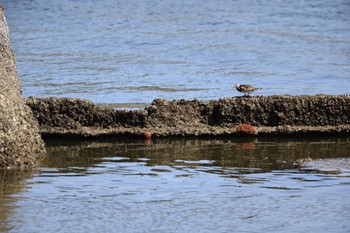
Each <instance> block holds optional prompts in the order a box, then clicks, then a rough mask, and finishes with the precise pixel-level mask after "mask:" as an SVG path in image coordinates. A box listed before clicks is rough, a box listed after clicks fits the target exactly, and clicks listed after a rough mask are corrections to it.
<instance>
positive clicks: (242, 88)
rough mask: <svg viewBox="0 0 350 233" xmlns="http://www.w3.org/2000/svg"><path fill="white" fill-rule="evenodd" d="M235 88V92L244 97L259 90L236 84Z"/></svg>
mask: <svg viewBox="0 0 350 233" xmlns="http://www.w3.org/2000/svg"><path fill="white" fill-rule="evenodd" d="M235 88H236V89H237V91H239V92H241V93H244V95H246V96H248V95H249V94H250V93H252V92H254V91H256V90H259V89H261V88H259V87H253V86H251V85H248V84H238V83H237V84H236V85H235Z"/></svg>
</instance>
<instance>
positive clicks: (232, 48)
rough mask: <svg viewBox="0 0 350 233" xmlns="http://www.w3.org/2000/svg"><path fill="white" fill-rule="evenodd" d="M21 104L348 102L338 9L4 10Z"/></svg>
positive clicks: (349, 74)
mask: <svg viewBox="0 0 350 233" xmlns="http://www.w3.org/2000/svg"><path fill="white" fill-rule="evenodd" d="M2 2H3V4H4V7H5V13H6V16H7V20H8V24H9V26H10V30H11V41H12V46H13V48H14V51H15V53H16V55H17V66H18V71H19V76H20V79H21V82H22V87H23V94H24V96H25V97H28V96H36V97H48V96H56V97H75V98H83V99H88V100H91V101H93V102H96V103H107V104H131V103H146V104H149V103H150V102H151V101H152V100H153V99H156V98H165V99H168V100H172V99H199V100H203V101H206V100H210V99H219V98H224V97H232V96H236V95H239V93H238V92H237V91H236V90H234V88H233V85H234V84H235V83H248V84H252V85H256V86H259V87H262V88H263V89H262V90H259V91H257V92H256V95H275V94H294V95H299V94H310V95H314V94H334V95H338V94H349V88H350V55H349V54H350V48H349V44H350V32H349V31H350V30H349V24H350V15H349V14H347V12H349V11H350V4H349V3H347V2H344V1H341V0H337V1H332V2H329V1H325V0H324V1H317V2H309V1H304V2H294V1H279V0H274V1H270V2H269V3H268V4H266V3H259V2H250V1H234V2H233V1H225V0H223V1H216V2H215V3H214V2H212V1H202V2H201V4H197V3H196V1H186V2H177V1H170V0H168V1H162V3H155V2H148V1H136V0H132V1H116V2H115V1H111V0H103V1H99V2H94V3H92V2H91V3H90V2H79V1H69V0H64V1H60V2H55V1H44V0H34V1H10V0H3V1H2Z"/></svg>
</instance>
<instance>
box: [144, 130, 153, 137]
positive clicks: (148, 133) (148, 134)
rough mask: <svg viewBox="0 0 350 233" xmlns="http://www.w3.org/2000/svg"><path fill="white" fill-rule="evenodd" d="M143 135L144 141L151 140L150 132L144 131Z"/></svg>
mask: <svg viewBox="0 0 350 233" xmlns="http://www.w3.org/2000/svg"><path fill="white" fill-rule="evenodd" d="M143 135H144V136H145V138H146V139H151V138H152V134H151V132H150V131H148V130H146V131H145V132H144V133H143Z"/></svg>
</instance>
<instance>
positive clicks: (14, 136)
mask: <svg viewBox="0 0 350 233" xmlns="http://www.w3.org/2000/svg"><path fill="white" fill-rule="evenodd" d="M44 153H45V148H44V142H43V141H42V139H41V136H40V134H39V130H38V123H37V121H36V120H35V119H34V117H33V113H32V111H31V110H30V108H29V107H27V106H26V105H25V102H24V99H23V98H22V92H21V86H20V81H19V79H18V75H17V71H16V60H15V55H14V53H13V51H12V49H11V47H10V39H9V29H8V26H7V23H6V19H5V16H4V10H3V7H2V5H1V4H0V169H8V168H21V169H22V168H24V169H25V168H30V167H33V166H34V165H35V164H36V163H37V162H38V159H39V158H40V157H41V156H42V155H43V154H44Z"/></svg>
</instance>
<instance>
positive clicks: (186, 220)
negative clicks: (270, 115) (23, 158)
mask: <svg viewBox="0 0 350 233" xmlns="http://www.w3.org/2000/svg"><path fill="white" fill-rule="evenodd" d="M349 140H350V139H349V138H348V137H341V138H339V137H329V138H323V139H321V138H302V137H299V138H289V139H287V138H282V139H278V138H259V139H258V138H243V139H242V138H226V139H211V140H209V139H202V140H200V139H161V140H154V139H153V140H121V139H115V140H114V139H113V140H98V141H97V140H90V141H64V140H63V141H62V140H60V141H57V140H54V141H47V150H48V155H47V157H46V158H45V159H44V161H43V162H42V164H41V166H40V167H39V168H38V169H37V170H34V171H32V172H26V173H23V172H1V176H2V178H1V182H2V187H3V189H2V190H3V192H2V195H1V199H0V200H1V203H0V208H1V209H2V210H3V211H1V213H2V215H1V221H0V222H1V226H0V231H3V232H86V231H89V232H102V231H103V232H189V231H191V232H261V231H267V232H304V231H310V232H315V231H317V232H348V231H349V229H350V225H349V223H348V216H349V214H350V208H349V205H348V204H347V203H349V201H350V199H349V193H350V186H349V185H350V169H349V166H348V165H347V166H348V167H347V168H346V169H344V168H334V169H332V170H325V171H322V170H317V169H315V168H313V169H307V168H305V169H300V168H297V167H295V166H293V161H295V160H297V159H300V158H305V157H307V158H312V159H318V158H321V159H325V158H333V159H336V158H349V151H350V143H349ZM296 216H297V217H296ZM77 221H78V222H77ZM232 229H234V231H233V230H232Z"/></svg>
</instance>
